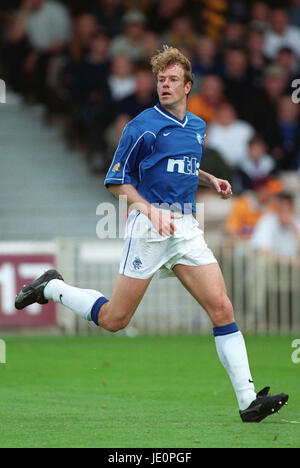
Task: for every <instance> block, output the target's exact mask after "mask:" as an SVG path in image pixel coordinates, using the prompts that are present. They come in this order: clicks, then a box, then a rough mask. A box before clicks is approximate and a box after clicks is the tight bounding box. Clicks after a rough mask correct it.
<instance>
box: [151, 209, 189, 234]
mask: <svg viewBox="0 0 300 468" xmlns="http://www.w3.org/2000/svg"><path fill="white" fill-rule="evenodd" d="M179 218H182V215H181V214H178V213H170V212H169V211H160V210H158V209H157V208H155V207H153V206H152V207H151V213H150V217H149V219H150V221H151V223H152V225H153V227H154V228H155V229H156V231H157V232H158V233H159V234H160V235H161V236H163V237H169V236H172V235H173V234H174V232H175V224H174V222H173V220H174V219H179Z"/></svg>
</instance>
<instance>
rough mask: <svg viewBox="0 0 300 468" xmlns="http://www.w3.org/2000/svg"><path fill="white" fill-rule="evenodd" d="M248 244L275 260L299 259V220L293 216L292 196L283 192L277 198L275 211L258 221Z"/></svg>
mask: <svg viewBox="0 0 300 468" xmlns="http://www.w3.org/2000/svg"><path fill="white" fill-rule="evenodd" d="M250 243H251V246H252V248H253V249H255V250H258V251H260V252H262V253H265V254H267V255H268V256H270V257H271V258H274V259H276V260H293V261H294V260H297V259H299V256H300V219H299V218H297V217H296V215H295V207H294V199H293V196H292V195H290V194H289V193H286V192H283V193H281V194H280V195H279V196H278V202H277V211H276V212H275V213H268V214H265V215H264V216H263V217H262V218H261V219H260V221H259V222H258V224H257V226H256V228H255V230H254V232H253V235H252V238H251V241H250Z"/></svg>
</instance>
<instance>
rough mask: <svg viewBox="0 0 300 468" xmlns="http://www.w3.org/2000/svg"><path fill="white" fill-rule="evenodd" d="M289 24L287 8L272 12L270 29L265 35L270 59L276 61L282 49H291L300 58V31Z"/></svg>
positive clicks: (267, 53)
mask: <svg viewBox="0 0 300 468" xmlns="http://www.w3.org/2000/svg"><path fill="white" fill-rule="evenodd" d="M289 22H290V20H289V15H288V12H287V10H286V9H285V8H275V9H274V10H273V11H272V12H271V21H270V29H269V30H268V31H267V32H266V34H265V54H266V56H267V57H268V58H269V59H274V58H275V56H276V54H277V52H278V50H279V49H281V48H282V47H290V48H291V49H292V50H293V51H294V52H295V54H296V56H298V57H300V29H299V28H298V27H297V26H292V25H290V24H289Z"/></svg>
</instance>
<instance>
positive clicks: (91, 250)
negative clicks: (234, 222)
mask: <svg viewBox="0 0 300 468" xmlns="http://www.w3.org/2000/svg"><path fill="white" fill-rule="evenodd" d="M209 245H210V247H211V248H212V250H213V251H214V253H215V255H216V257H217V259H218V261H219V264H220V266H221V269H222V271H223V274H224V278H225V282H226V286H227V289H228V295H229V297H230V299H231V300H232V303H233V306H234V310H235V317H236V321H237V322H238V324H239V326H240V328H241V329H242V330H243V331H245V332H247V333H296V332H299V330H300V288H299V286H300V266H299V264H296V263H295V264H289V263H285V262H281V263H276V262H274V261H272V260H268V259H267V258H266V257H264V256H262V255H261V254H258V253H254V252H252V251H250V250H249V248H248V246H247V245H244V244H235V245H234V246H232V245H229V244H227V243H226V242H223V243H220V242H213V243H211V242H209ZM121 250H122V242H121V243H120V242H118V241H74V240H61V241H58V242H57V264H58V268H60V269H61V271H62V272H63V274H64V277H65V280H66V282H69V283H70V284H74V285H76V286H78V287H82V288H90V289H96V290H100V291H101V292H102V293H103V294H104V295H106V296H107V297H110V295H111V293H112V288H113V284H114V280H115V278H116V275H117V273H118V266H119V260H120V256H121ZM58 317H59V324H60V326H61V327H63V328H64V329H65V330H66V331H67V332H69V333H76V332H78V333H79V332H87V333H99V332H100V333H101V332H103V331H101V330H99V329H97V328H95V326H93V325H92V324H89V323H87V322H85V321H83V320H81V319H77V318H76V317H75V316H74V314H72V313H71V312H69V311H67V310H66V309H65V308H61V307H60V308H59V314H58ZM211 327H212V326H211V323H210V321H209V319H208V317H207V315H206V313H205V311H204V310H203V309H202V308H201V307H200V306H199V304H198V303H197V302H196V301H195V300H194V299H193V298H192V297H191V296H190V295H189V294H188V292H187V291H186V290H185V289H184V287H183V286H182V285H181V284H180V282H179V281H178V279H176V278H166V279H161V278H159V277H154V279H153V280H152V282H151V284H150V286H149V288H148V290H147V292H146V294H145V297H144V299H143V300H142V302H141V304H140V306H139V308H138V310H137V311H136V313H135V315H134V317H133V319H132V321H131V323H130V325H129V326H128V327H127V329H126V333H128V334H132V335H134V334H135V333H138V332H141V333H162V334H164V333H165V334H167V333H173V334H178V333H202V332H203V333H205V332H210V331H211Z"/></svg>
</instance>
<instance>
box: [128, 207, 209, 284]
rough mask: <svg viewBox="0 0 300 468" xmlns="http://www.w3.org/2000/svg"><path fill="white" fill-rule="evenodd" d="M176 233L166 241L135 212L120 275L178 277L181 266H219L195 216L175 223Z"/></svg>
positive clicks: (150, 224)
mask: <svg viewBox="0 0 300 468" xmlns="http://www.w3.org/2000/svg"><path fill="white" fill-rule="evenodd" d="M174 224H175V229H176V230H175V233H174V235H172V236H169V237H162V236H161V235H160V234H159V233H158V232H157V231H156V230H155V229H154V228H153V226H152V223H151V221H150V220H149V219H148V218H147V216H145V215H144V214H143V213H141V212H139V211H137V210H133V211H132V212H131V213H130V215H129V217H128V220H127V224H126V236H125V245H124V248H123V252H122V258H121V262H120V270H119V272H120V273H121V274H123V275H125V276H130V277H131V278H140V279H147V278H151V277H152V276H153V275H154V274H155V273H156V272H157V271H159V272H160V277H162V278H165V277H168V276H174V273H173V271H172V269H173V268H174V266H175V265H177V264H182V265H189V266H203V265H209V264H211V263H217V260H216V258H215V257H214V255H213V253H212V251H211V250H210V249H209V248H208V247H207V245H206V242H205V240H204V237H203V232H202V231H201V230H200V229H199V227H198V226H199V223H198V222H197V220H196V219H195V218H194V217H193V215H192V214H186V215H183V217H182V218H180V219H174Z"/></svg>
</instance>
